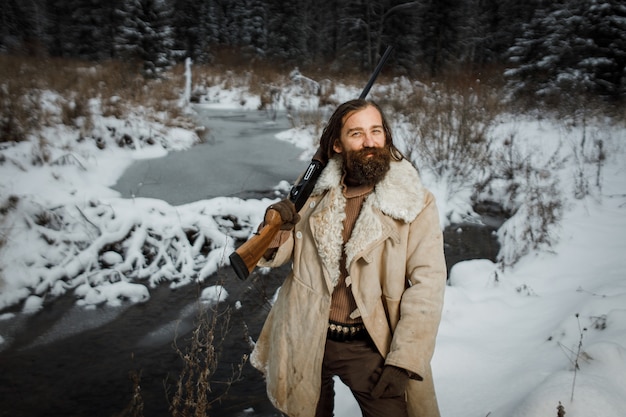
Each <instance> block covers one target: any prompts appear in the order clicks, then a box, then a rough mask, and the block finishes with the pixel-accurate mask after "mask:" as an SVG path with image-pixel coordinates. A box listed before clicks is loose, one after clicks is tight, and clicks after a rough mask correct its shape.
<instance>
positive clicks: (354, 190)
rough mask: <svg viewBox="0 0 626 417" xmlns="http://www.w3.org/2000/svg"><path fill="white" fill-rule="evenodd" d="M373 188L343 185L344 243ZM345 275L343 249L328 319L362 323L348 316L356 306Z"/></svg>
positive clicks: (344, 322)
mask: <svg viewBox="0 0 626 417" xmlns="http://www.w3.org/2000/svg"><path fill="white" fill-rule="evenodd" d="M373 189H374V187H373V186H356V187H349V186H344V187H343V194H344V196H345V197H346V218H345V219H344V221H343V243H344V245H345V244H346V242H347V241H348V240H349V239H350V235H351V234H352V229H353V227H354V223H355V222H356V219H357V217H358V216H359V213H360V212H361V206H362V205H363V201H365V198H366V197H367V196H368V195H369V194H370V193H371V192H372V190H373ZM347 275H348V271H347V270H346V254H345V251H344V252H343V256H342V258H341V274H340V276H339V281H338V282H337V285H336V286H335V289H334V291H333V296H332V302H331V306H330V316H329V320H330V321H333V322H337V323H342V324H349V325H353V324H358V323H362V322H363V320H362V319H361V318H360V317H357V318H354V319H353V318H350V314H351V313H352V312H353V311H354V310H356V308H357V306H356V302H355V301H354V296H353V295H352V290H351V288H350V284H349V283H348V284H346V276H347Z"/></svg>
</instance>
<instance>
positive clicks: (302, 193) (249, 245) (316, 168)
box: [229, 46, 393, 279]
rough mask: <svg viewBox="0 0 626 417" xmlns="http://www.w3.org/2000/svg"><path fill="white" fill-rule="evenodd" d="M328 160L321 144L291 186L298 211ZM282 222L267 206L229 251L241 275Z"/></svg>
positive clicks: (371, 81) (379, 67) (243, 276)
mask: <svg viewBox="0 0 626 417" xmlns="http://www.w3.org/2000/svg"><path fill="white" fill-rule="evenodd" d="M392 49H393V48H392V46H388V47H387V50H386V51H385V53H384V54H383V56H382V57H381V59H380V62H379V63H378V65H377V66H376V68H375V69H374V72H373V73H372V75H371V77H370V79H369V81H368V83H367V84H366V85H365V88H364V89H363V91H362V92H361V95H360V96H359V98H360V99H364V98H365V97H366V96H367V94H368V93H369V91H370V89H371V88H372V85H373V84H374V81H376V78H377V77H378V74H379V73H380V71H381V70H382V68H383V66H384V65H385V61H387V59H388V58H389V55H390V54H391V50H392ZM326 162H327V161H326V156H325V155H324V151H323V150H322V149H321V148H318V150H317V152H316V153H315V155H314V156H313V159H312V160H311V163H310V164H309V166H308V168H307V169H306V171H304V174H302V178H301V179H300V181H299V182H298V184H296V185H294V186H293V187H292V188H291V191H290V192H289V199H290V200H291V202H292V203H294V205H295V206H296V211H300V209H301V208H302V207H303V205H304V203H305V202H306V200H307V199H308V198H309V196H310V195H311V192H312V191H313V187H314V186H315V183H316V182H317V178H318V177H319V175H320V173H321V172H322V170H323V169H324V167H325V166H326ZM281 225H282V219H281V217H280V213H278V212H277V211H276V210H272V209H268V211H267V213H266V215H265V225H264V226H263V227H262V228H261V230H260V231H259V232H258V233H257V234H256V235H254V236H252V237H251V238H250V239H249V240H248V241H246V242H245V243H244V244H243V245H241V246H240V247H239V248H238V249H237V250H236V251H235V252H233V253H232V254H231V255H230V257H229V259H230V264H231V266H232V267H233V269H234V270H235V273H236V274H237V276H238V277H239V278H241V279H246V278H247V277H248V275H250V273H251V272H252V270H253V269H254V267H255V266H256V264H257V263H258V262H259V261H260V260H261V258H262V257H263V255H264V254H265V252H266V251H267V249H268V248H269V246H270V244H271V243H272V240H274V237H276V234H277V233H278V231H279V230H280V226H281Z"/></svg>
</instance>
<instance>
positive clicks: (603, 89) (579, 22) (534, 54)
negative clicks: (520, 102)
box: [506, 0, 626, 101]
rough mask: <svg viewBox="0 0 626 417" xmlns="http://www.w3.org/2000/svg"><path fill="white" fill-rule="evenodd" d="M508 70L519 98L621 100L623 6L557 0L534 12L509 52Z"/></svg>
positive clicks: (625, 42)
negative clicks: (592, 97)
mask: <svg viewBox="0 0 626 417" xmlns="http://www.w3.org/2000/svg"><path fill="white" fill-rule="evenodd" d="M509 54H510V62H511V63H512V64H514V67H513V68H511V69H509V70H508V71H507V72H506V76H507V77H508V78H509V80H510V81H509V84H510V86H511V88H512V90H513V91H514V92H515V93H516V94H517V95H519V96H523V95H526V94H529V93H530V94H532V95H534V97H537V98H541V99H543V100H545V101H554V100H558V99H559V98H562V97H563V96H566V95H578V94H582V95H588V94H594V95H595V94H600V95H601V96H604V97H607V98H611V99H623V98H624V93H625V89H624V84H623V80H624V75H625V74H626V73H625V68H626V6H624V5H623V4H622V3H621V2H619V1H618V0H561V1H558V2H555V3H551V4H549V5H547V6H546V7H544V8H540V9H538V10H537V12H536V14H535V16H534V18H533V20H532V21H531V22H530V23H529V24H528V25H526V26H525V33H524V35H523V36H522V37H520V38H518V39H517V40H516V42H515V45H514V46H513V47H512V48H511V49H510V50H509Z"/></svg>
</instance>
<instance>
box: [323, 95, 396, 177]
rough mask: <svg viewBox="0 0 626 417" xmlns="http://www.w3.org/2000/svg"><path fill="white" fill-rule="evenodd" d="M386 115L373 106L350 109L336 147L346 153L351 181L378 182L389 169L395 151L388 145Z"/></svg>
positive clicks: (344, 154)
mask: <svg viewBox="0 0 626 417" xmlns="http://www.w3.org/2000/svg"><path fill="white" fill-rule="evenodd" d="M385 143H386V137H385V129H384V128H383V122H382V117H381V115H380V113H379V112H378V110H377V109H376V108H375V107H373V106H367V107H366V108H364V109H361V110H356V111H354V112H352V113H348V114H347V115H346V116H345V117H344V119H343V127H342V128H341V137H340V138H339V139H338V140H336V141H335V143H334V145H333V149H334V150H335V152H337V153H340V154H342V158H343V162H344V168H345V170H346V180H347V181H348V182H349V183H350V184H351V185H375V184H376V183H378V181H380V180H381V179H382V178H383V177H384V176H385V174H386V173H387V171H388V170H389V161H390V159H391V153H390V152H389V147H387V146H385Z"/></svg>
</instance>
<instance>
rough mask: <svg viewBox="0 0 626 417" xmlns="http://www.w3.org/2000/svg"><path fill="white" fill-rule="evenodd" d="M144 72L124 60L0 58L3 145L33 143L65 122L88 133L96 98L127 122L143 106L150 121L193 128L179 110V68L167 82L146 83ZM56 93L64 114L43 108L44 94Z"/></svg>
mask: <svg viewBox="0 0 626 417" xmlns="http://www.w3.org/2000/svg"><path fill="white" fill-rule="evenodd" d="M139 73H140V69H139V68H138V67H136V66H134V65H131V64H127V63H124V62H120V61H107V62H102V63H99V64H93V63H90V62H83V61H73V60H68V59H55V58H46V59H40V58H38V59H35V58H32V57H24V56H12V55H5V54H0V80H2V81H1V82H0V142H19V141H24V140H29V139H30V136H31V135H33V134H36V132H37V131H38V130H39V129H40V128H41V127H44V126H49V125H51V124H56V123H63V124H65V125H68V126H72V127H77V128H80V129H81V131H83V133H84V132H87V131H89V129H90V128H91V116H92V111H93V109H92V108H91V106H90V100H91V99H100V100H101V101H102V113H103V115H104V116H114V117H118V118H123V117H125V116H126V115H127V114H128V111H129V109H131V108H137V107H143V108H146V109H150V111H146V117H147V118H151V117H152V118H154V119H155V120H158V121H159V122H161V123H165V124H169V125H176V126H181V125H182V126H189V121H188V120H187V119H186V117H185V116H184V115H183V114H182V112H181V108H180V107H179V106H178V99H179V98H180V96H181V94H182V89H183V88H184V68H183V66H182V65H179V66H177V67H175V68H173V69H172V71H170V72H169V73H168V74H167V77H166V78H159V79H150V80H148V79H144V78H143V77H142V76H140V75H139ZM46 92H52V93H53V94H56V96H57V97H58V98H57V103H56V104H57V107H58V109H59V111H58V112H57V111H52V110H53V109H47V108H44V107H42V100H41V96H42V94H45V93H46Z"/></svg>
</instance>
